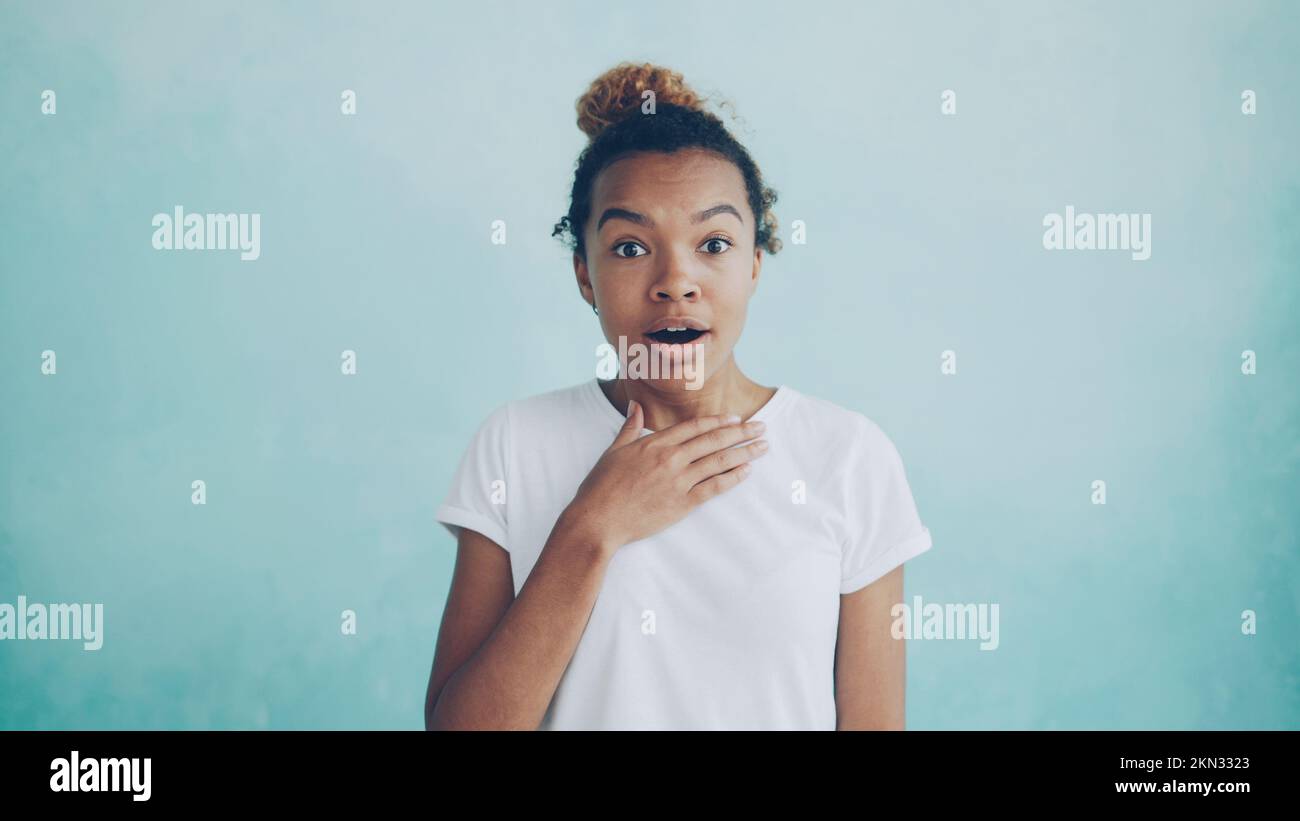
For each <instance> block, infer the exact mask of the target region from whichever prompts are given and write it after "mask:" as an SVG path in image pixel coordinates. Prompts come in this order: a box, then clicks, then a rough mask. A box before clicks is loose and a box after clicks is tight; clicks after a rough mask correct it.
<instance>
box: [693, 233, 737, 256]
mask: <svg viewBox="0 0 1300 821" xmlns="http://www.w3.org/2000/svg"><path fill="white" fill-rule="evenodd" d="M700 247H702V248H705V249H708V252H709V253H710V254H711V255H713V256H717V255H718V254H721V253H722V252H723V251H725V250H727V249H728V248H730V247H731V240H729V239H727V238H726V237H709V238H708V239H706V240H705V241H704V245H702V246H700Z"/></svg>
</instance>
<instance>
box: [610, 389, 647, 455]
mask: <svg viewBox="0 0 1300 821" xmlns="http://www.w3.org/2000/svg"><path fill="white" fill-rule="evenodd" d="M643 422H644V419H643V418H642V415H641V403H640V402H638V401H636V400H635V399H629V400H628V402H627V420H626V421H624V422H623V427H622V428H620V429H619V432H618V436H616V437H614V444H613V445H612V446H611V447H619V446H621V445H626V444H628V443H629V442H635V441H636V440H637V439H639V438H640V437H641V428H642V427H643V426H644V425H643Z"/></svg>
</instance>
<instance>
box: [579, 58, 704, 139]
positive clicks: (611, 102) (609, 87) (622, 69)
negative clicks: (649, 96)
mask: <svg viewBox="0 0 1300 821" xmlns="http://www.w3.org/2000/svg"><path fill="white" fill-rule="evenodd" d="M646 91H653V92H654V99H655V102H656V103H673V104H675V105H679V106H682V107H683V108H691V109H696V110H703V109H704V101H705V100H706V99H707V98H705V97H701V96H700V95H698V94H696V93H695V91H694V90H693V89H692V88H691V87H690V86H688V85H687V84H686V81H685V80H683V79H682V75H681V74H680V73H679V72H676V71H673V70H671V69H667V68H664V67H663V66H656V65H654V64H652V63H641V64H640V65H637V64H635V63H627V62H624V63H619V64H618V65H616V66H614V67H613V68H611V69H610V70H609V71H606V72H605V73H604V74H602V75H600V76H599V77H597V78H596V79H595V80H592V82H591V87H590V88H588V89H587V90H586V92H584V93H583V95H582V96H581V97H579V98H578V104H577V109H578V128H580V129H582V133H584V134H586V135H587V137H588V138H589V139H592V140H594V139H596V135H597V134H599V133H600V132H601V131H603V130H604V129H605V128H607V127H609V126H610V125H613V124H614V123H616V122H618V121H619V120H621V119H624V118H625V117H627V116H628V115H629V114H634V113H636V112H637V111H639V110H640V109H641V105H642V103H644V102H645V97H644V96H643V95H644V94H645V92H646Z"/></svg>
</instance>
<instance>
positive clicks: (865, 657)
mask: <svg viewBox="0 0 1300 821" xmlns="http://www.w3.org/2000/svg"><path fill="white" fill-rule="evenodd" d="M646 92H653V94H646ZM578 114H579V116H578V125H579V127H580V128H582V129H583V131H584V132H585V133H587V134H588V135H589V136H590V137H591V142H590V143H589V144H588V146H587V147H586V149H585V150H584V151H583V152H582V155H581V156H580V157H579V160H578V167H577V170H576V173H575V177H574V182H573V191H572V201H571V204H570V207H569V213H568V215H567V216H565V217H564V218H563V219H562V220H561V221H560V223H559V224H558V225H557V226H556V233H557V234H565V235H566V236H567V239H568V241H569V245H570V247H571V248H572V250H573V265H574V271H575V274H576V277H577V285H578V291H579V292H580V293H581V294H582V298H583V299H584V300H586V301H587V302H588V303H590V304H591V305H592V308H593V310H595V311H596V313H597V315H598V317H599V322H600V326H601V330H602V332H603V334H604V336H605V339H606V340H607V341H608V342H609V344H610V345H611V346H612V347H614V348H616V349H619V350H638V349H637V348H636V346H638V345H640V346H644V348H643V349H640V350H652V351H653V356H655V357H658V358H659V359H658V361H659V362H661V363H662V367H660V368H658V369H657V370H647V369H646V368H645V367H644V365H645V363H644V362H642V363H638V364H640V365H642V366H643V367H629V362H627V361H625V362H623V363H622V368H621V370H620V372H619V373H618V375H617V377H616V378H612V379H609V380H603V379H600V378H598V377H597V378H592V379H590V380H587V381H584V382H582V383H580V384H578V385H574V386H572V387H568V388H562V389H559V390H555V391H551V392H549V393H545V394H541V395H538V396H533V397H530V398H527V399H522V400H517V401H513V402H508V403H506V404H504V405H501V406H500V407H498V408H497V409H496V410H495V411H494V412H493V413H492V414H491V415H489V417H488V418H487V420H486V421H485V422H483V423H482V425H481V426H480V427H479V429H478V431H477V433H476V434H475V436H474V438H473V440H472V441H471V443H470V445H469V448H468V450H467V451H466V453H465V455H464V457H463V458H462V461H461V463H460V466H459V468H458V469H457V472H456V475H455V478H454V480H453V483H452V488H451V491H450V493H449V494H448V496H447V497H446V499H445V502H444V503H443V504H442V505H441V506H440V507H439V509H438V511H437V519H438V521H440V522H442V523H443V524H444V525H445V526H446V527H447V528H448V530H449V531H450V532H451V533H452V534H453V535H455V536H456V537H457V539H458V545H457V556H456V566H455V571H454V574H453V579H452V585H451V591H450V594H449V596H448V601H447V606H446V609H445V611H444V614H443V619H442V626H441V628H440V630H439V634H438V643H437V648H436V651H435V655H434V661H433V670H432V673H431V675H430V679H429V688H428V695H427V698H426V703H425V723H426V726H427V727H428V728H430V729H469V728H515V729H538V728H540V729H746V730H748V729H828V730H829V729H837V728H838V729H859V728H862V729H865V728H894V729H901V728H902V727H903V718H904V710H903V706H904V689H905V687H904V681H905V676H904V642H903V640H902V639H901V638H894V637H893V636H892V635H891V630H890V626H891V622H892V621H893V617H892V616H891V613H890V610H891V607H892V606H893V605H894V604H895V603H898V602H901V601H902V594H903V568H902V565H903V562H905V561H906V560H907V559H909V558H911V557H913V556H916V555H917V554H919V553H922V552H924V551H926V550H928V549H929V548H930V546H931V541H930V533H929V530H928V529H927V528H926V527H924V526H923V525H922V523H921V521H920V518H919V516H918V514H917V510H916V505H915V503H914V501H913V499H912V495H911V491H910V489H909V486H908V483H907V478H906V474H905V471H904V468H903V464H902V461H901V460H900V458H899V454H898V452H897V450H896V449H895V448H894V445H893V444H892V442H891V441H890V439H889V438H888V437H887V436H886V435H885V434H884V432H883V431H881V429H880V428H879V427H878V426H877V425H876V424H875V423H874V422H872V421H871V420H870V419H868V418H867V417H866V416H863V415H862V414H860V413H857V412H855V411H850V410H847V409H844V408H842V407H840V406H838V405H835V404H833V403H831V402H828V401H826V400H822V399H817V398H814V397H812V396H807V395H804V394H802V393H799V392H798V391H796V390H795V389H794V388H791V387H789V386H787V385H782V386H780V387H775V388H773V387H767V386H764V385H760V384H758V383H756V382H754V381H753V380H752V379H750V378H749V377H747V376H746V375H745V374H744V373H743V372H742V371H741V370H740V368H739V366H738V365H737V363H736V360H735V357H734V356H733V353H732V351H733V348H734V347H735V345H736V342H737V340H738V339H739V338H740V334H741V331H742V330H743V328H744V324H745V314H746V310H747V308H748V305H749V300H750V299H751V298H752V297H753V295H754V292H755V290H756V288H757V286H758V280H759V272H760V269H761V267H762V262H763V252H764V251H767V252H769V253H775V252H776V251H777V250H779V248H780V241H779V240H778V239H777V238H776V236H775V232H776V222H775V219H774V218H773V216H772V213H771V210H770V207H771V205H772V203H773V202H774V201H775V199H776V197H775V194H774V193H773V192H772V191H771V189H768V188H765V187H764V184H763V181H762V177H761V175H760V174H759V171H758V168H757V167H756V166H755V164H754V162H753V160H752V159H751V158H750V156H749V154H748V153H747V152H746V150H745V149H744V148H743V147H742V146H741V145H740V144H739V143H737V142H736V141H735V139H734V138H733V137H732V136H731V134H730V133H729V132H728V130H727V128H726V127H725V125H724V124H723V123H722V121H721V120H720V119H718V118H717V117H716V116H715V115H713V114H711V113H709V112H707V111H705V110H704V107H703V103H702V100H701V99H700V98H699V97H698V96H697V95H695V94H694V93H693V92H692V91H691V90H690V89H689V88H688V87H687V86H686V85H685V84H684V83H683V82H682V78H681V76H680V75H679V74H676V73H673V72H670V71H667V70H665V69H662V68H659V67H655V66H652V65H642V66H634V65H630V64H626V63H625V64H622V65H620V66H617V67H616V68H614V69H611V70H610V71H608V72H606V73H605V74H604V75H602V76H601V77H599V78H597V79H596V80H595V81H594V82H593V83H592V85H591V88H590V89H589V90H588V91H587V92H586V94H584V95H583V96H582V97H581V98H580V99H579V100H578ZM620 343H621V344H620ZM670 366H671V367H670ZM692 370H694V373H691V371H692ZM769 443H770V444H769Z"/></svg>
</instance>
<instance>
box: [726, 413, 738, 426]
mask: <svg viewBox="0 0 1300 821" xmlns="http://www.w3.org/2000/svg"><path fill="white" fill-rule="evenodd" d="M739 421H740V417H739V416H737V415H736V414H734V413H733V414H731V415H730V416H728V417H727V424H728V425H734V424H736V423H737V422H739Z"/></svg>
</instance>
